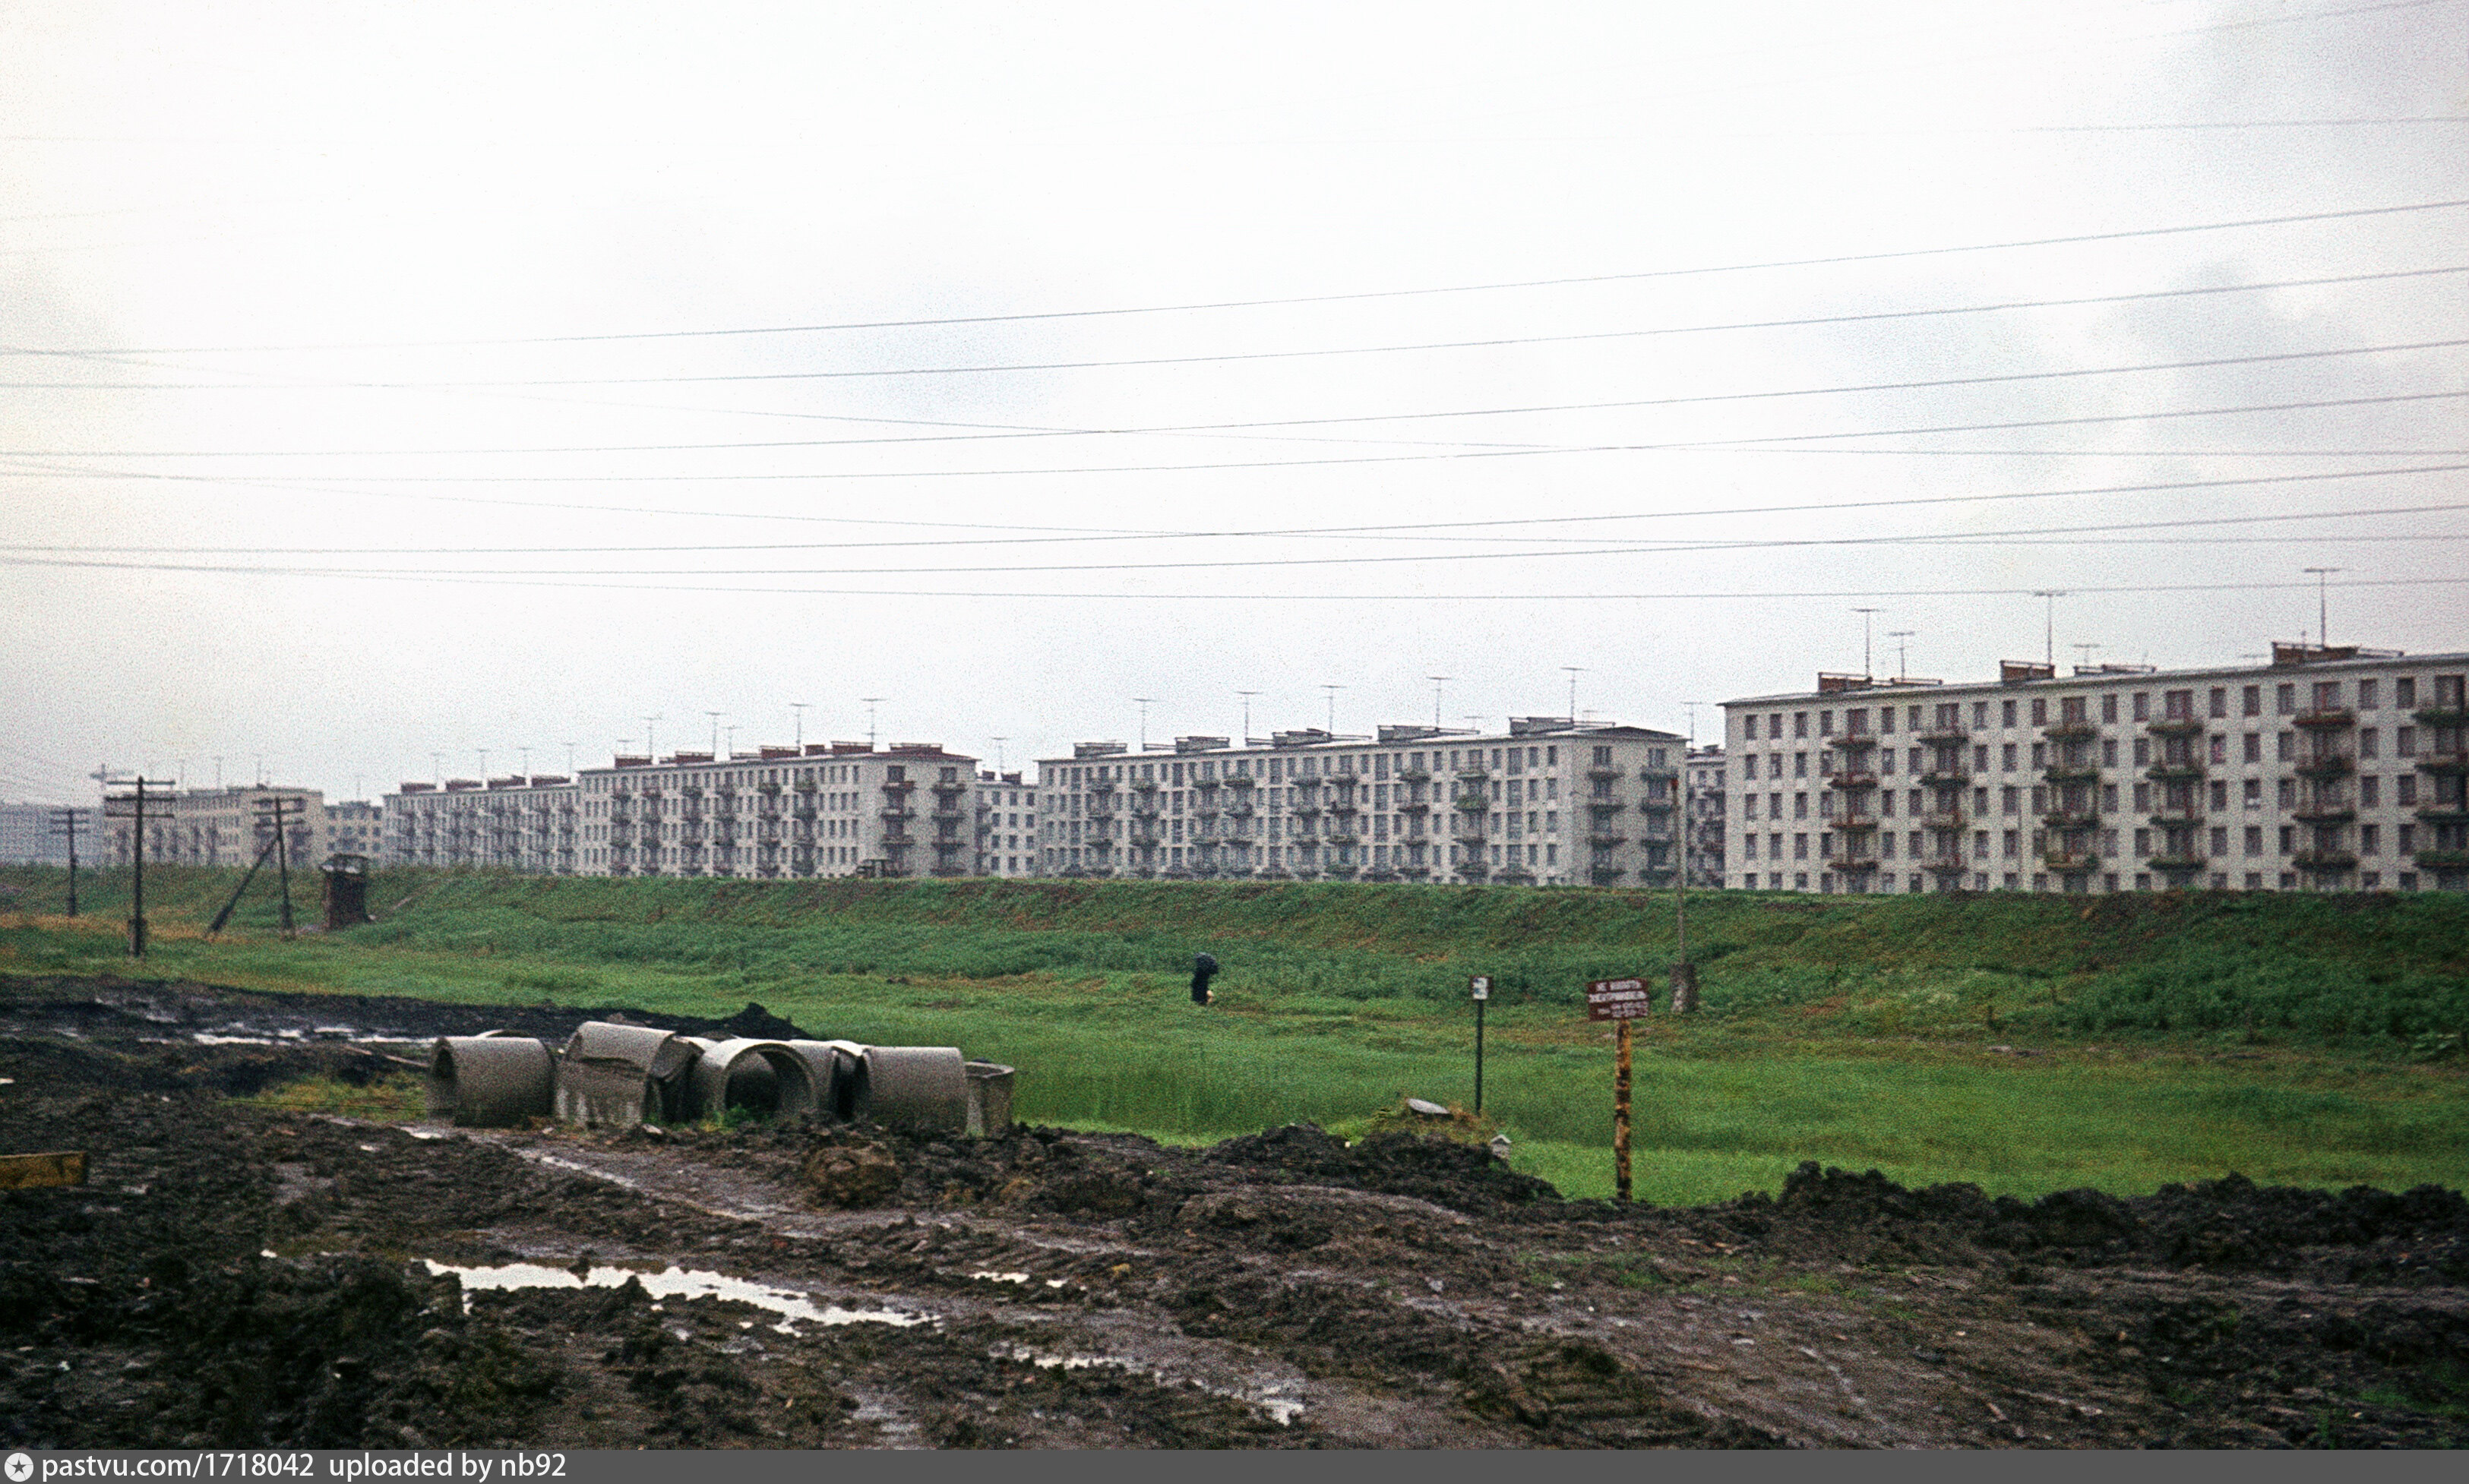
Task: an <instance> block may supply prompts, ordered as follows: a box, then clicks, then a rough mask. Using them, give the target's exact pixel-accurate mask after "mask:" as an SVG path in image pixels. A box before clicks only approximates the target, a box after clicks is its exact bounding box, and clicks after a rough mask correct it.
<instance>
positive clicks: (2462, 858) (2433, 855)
mask: <svg viewBox="0 0 2469 1484" xmlns="http://www.w3.org/2000/svg"><path fill="white" fill-rule="evenodd" d="M2411 859H2413V860H2415V861H2416V862H2417V864H2418V866H2419V868H2420V869H2422V870H2427V871H2435V872H2440V873H2441V874H2443V875H2445V876H2450V875H2453V874H2455V873H2457V872H2461V871H2469V850H2422V851H2419V852H2418V853H2417V854H2416V855H2415V856H2411Z"/></svg>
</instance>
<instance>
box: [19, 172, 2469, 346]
mask: <svg viewBox="0 0 2469 1484" xmlns="http://www.w3.org/2000/svg"><path fill="white" fill-rule="evenodd" d="M2462 206H2469V197H2462V198H2456V199H2451V200H2439V201H2418V202H2412V203H2410V204H2407V205H2399V206H2362V207H2353V208H2349V209H2346V210H2342V211H2331V212H2302V213H2295V214H2292V215H2288V216H2279V217H2241V218H2238V219H2236V220H2231V221H2206V222H2192V223H2185V224H2181V225H2178V226H2168V227H2138V228H2129V229H2126V230H2122V231H2115V232H2084V233H2074V234H2070V235H2067V236H2064V237H2043V238H2021V239H2016V240H2009V241H2002V242H1972V243H1965V244H1961V245H1957V246H1940V247H1910V248H1897V249H1892V250H1888V251H1884V252H1874V253H1838V254H1834V255H1832V256H1829V257H1821V258H1781V259H1770V260H1767V261H1765V262H1758V263H1719V264H1709V265H1704V266H1699V267H1691V268H1652V269H1644V270H1639V271H1634V272H1627V273H1597V274H1586V275H1580V276H1575V277H1567V278H1544V279H1513V280H1503V281H1500V282H1494V283H1483V284H1455V285H1439V286H1433V287H1425V288H1389V289H1370V290H1362V291H1357V292H1352V293H1334V294H1300V295H1290V296H1285V297H1281V298H1262V299H1217V300H1198V301H1192V302H1188V303H1184V304H1160V305H1137V306H1124V307H1118V308H1096V309H1049V310H1040V311H1034V312H1028V313H1017V314H972V315H947V316H941V317H937V318H931V319H892V320H847V321H840V322H836V323H819V324H800V325H756V326H744V327H736V328H730V329H722V330H654V331H611V332H604V333H597V334H573V335H519V336H505V337H497V338H468V339H445V340H370V341H360V342H357V343H352V342H345V343H322V344H318V343H295V344H276V345H195V346H159V347H152V348H148V349H132V350H125V351H116V352H93V351H81V350H69V349H56V348H45V347H34V346H20V347H12V348H7V349H0V354H12V355H84V354H126V355H224V354H288V353H300V352H319V351H381V350H436V349H445V348H452V347H458V346H514V345H585V344H595V343H600V342H606V341H612V340H681V339H710V338H721V337H728V336H740V335H789V334H822V333H833V332H839V331H859V330H916V329H932V328H936V327H941V326H953V325H1001V324H1016V323H1020V322H1023V321H1033V320H1058V319H1095V318H1101V317H1111V316H1118V315H1132V314H1188V313H1196V312H1200V311H1204V310H1219V309H1254V308H1281V307H1285V306H1290V305H1304V304H1349V303H1363V302H1366V301H1372V300H1381V299H1409V298H1424V297H1429V296H1433V295H1439V294H1466V293H1493V292H1500V291H1505V290H1512V289H1528V288H1564V287H1572V286H1577V285H1587V284H1621V283H1639V282H1644V281H1647V280H1652V279H1668V278H1694V277H1701V276H1705V275H1710V274H1720V273H1754V272H1767V271H1772V270H1775V269H1781V268H1811V267H1831V266H1835V265H1839V264H1844V263H1887V262H1895V261H1899V260H1904V259H1911V258H1934V257H1945V256H1949V255H1952V254H1959V253H1977V252H2009V251H2016V250H2019V249H2024V248H2034V247H2064V246H2070V245H2074V244H2078V243H2084V242H2110V241H2124V240H2133V239H2137V238H2151V237H2172V236H2179V235H2182V234H2187V233H2196V232H2228V231H2237V230H2240V229H2244V228H2248V227H2273V226H2287V225H2292V224H2295V223H2299V222H2310V221H2342V220H2349V219H2354V218H2357V217H2388V216H2396V215H2401V214H2405V213H2410V212H2427V211H2447V210H2452V209H2455V208H2457V207H2462Z"/></svg>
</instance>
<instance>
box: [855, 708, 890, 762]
mask: <svg viewBox="0 0 2469 1484" xmlns="http://www.w3.org/2000/svg"><path fill="white" fill-rule="evenodd" d="M886 698H887V697H885V696H859V697H858V699H860V700H862V701H865V750H866V751H868V752H872V751H873V750H874V732H875V726H874V708H875V707H877V706H880V705H882V704H883V703H884V701H885V699H886Z"/></svg>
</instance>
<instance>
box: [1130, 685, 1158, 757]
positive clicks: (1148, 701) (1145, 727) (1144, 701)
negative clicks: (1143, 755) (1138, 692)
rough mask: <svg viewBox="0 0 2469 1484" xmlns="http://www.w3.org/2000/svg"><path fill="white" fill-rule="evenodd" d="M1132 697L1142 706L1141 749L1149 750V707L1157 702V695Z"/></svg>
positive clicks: (1143, 750)
mask: <svg viewBox="0 0 2469 1484" xmlns="http://www.w3.org/2000/svg"><path fill="white" fill-rule="evenodd" d="M1132 699H1133V700H1134V701H1136V702H1138V703H1139V705H1140V708H1141V750H1142V752H1146V751H1148V750H1149V707H1151V706H1153V705H1155V704H1156V703H1157V697H1156V696H1133V697H1132Z"/></svg>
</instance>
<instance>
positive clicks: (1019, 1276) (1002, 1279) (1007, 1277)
mask: <svg viewBox="0 0 2469 1484" xmlns="http://www.w3.org/2000/svg"><path fill="white" fill-rule="evenodd" d="M969 1276H970V1277H971V1278H973V1279H979V1278H981V1279H983V1280H985V1281H986V1282H988V1283H1027V1281H1028V1274H1027V1273H1025V1272H973V1273H971V1274H969Z"/></svg>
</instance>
